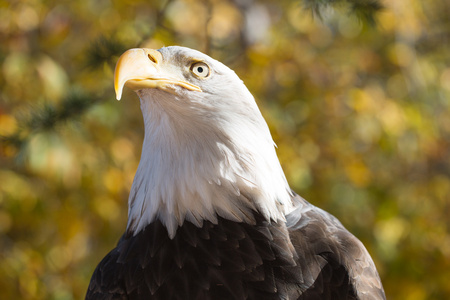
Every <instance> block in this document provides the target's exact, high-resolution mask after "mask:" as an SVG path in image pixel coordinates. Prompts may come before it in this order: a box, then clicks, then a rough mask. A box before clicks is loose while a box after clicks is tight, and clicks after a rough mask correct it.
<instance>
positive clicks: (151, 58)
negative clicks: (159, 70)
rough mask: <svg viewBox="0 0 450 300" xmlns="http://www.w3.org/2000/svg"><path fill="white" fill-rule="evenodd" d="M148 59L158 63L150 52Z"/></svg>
mask: <svg viewBox="0 0 450 300" xmlns="http://www.w3.org/2000/svg"><path fill="white" fill-rule="evenodd" d="M147 56H148V59H150V60H151V61H152V62H153V63H155V64H156V63H158V61H157V60H156V58H154V57H153V56H152V55H151V54H148V55H147Z"/></svg>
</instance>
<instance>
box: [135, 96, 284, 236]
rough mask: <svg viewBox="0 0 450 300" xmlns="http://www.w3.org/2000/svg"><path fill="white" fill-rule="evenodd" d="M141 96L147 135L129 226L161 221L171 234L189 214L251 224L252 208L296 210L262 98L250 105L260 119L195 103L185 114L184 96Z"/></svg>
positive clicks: (276, 212) (278, 214) (279, 215)
mask: <svg viewBox="0 0 450 300" xmlns="http://www.w3.org/2000/svg"><path fill="white" fill-rule="evenodd" d="M248 95H250V93H248ZM248 95H246V96H248ZM139 96H140V98H141V109H142V112H143V116H144V123H145V138H144V144H143V147H142V155H141V161H140V164H139V167H138V170H137V172H136V176H135V178H134V182H133V185H132V188H131V192H130V197H129V215H128V230H131V231H133V232H134V233H135V234H136V233H137V232H139V231H140V230H142V229H144V228H145V226H146V225H148V224H149V223H151V222H153V221H154V220H156V219H159V220H161V222H162V223H163V224H164V225H165V226H166V228H167V230H168V233H169V236H170V237H173V236H174V235H175V233H176V229H177V227H178V225H181V224H182V223H183V222H184V220H188V221H190V222H192V223H194V224H196V225H197V226H201V225H202V222H203V220H208V221H211V222H213V223H215V222H217V216H218V215H219V216H221V217H224V218H227V219H231V220H235V221H239V222H240V221H245V222H249V223H251V222H252V221H254V220H253V217H252V214H251V210H257V211H259V212H260V213H262V215H264V216H265V217H266V218H267V219H268V220H269V219H272V220H275V221H276V220H280V219H281V220H282V219H284V215H285V213H286V212H288V211H290V210H291V208H292V204H291V197H290V189H289V186H288V184H287V182H286V179H285V176H284V173H283V171H282V169H281V166H280V164H279V161H278V158H277V156H276V153H275V149H274V144H273V141H272V138H271V136H270V133H269V129H268V127H267V125H266V123H265V121H264V119H263V118H262V116H261V115H260V112H259V110H258V109H257V107H256V104H254V105H253V104H250V106H249V107H247V109H251V110H254V109H255V108H256V110H257V113H256V115H257V116H256V119H253V120H252V119H248V118H244V117H242V116H240V117H239V116H238V117H234V115H235V114H230V116H231V117H230V118H217V116H216V115H215V114H211V113H210V114H208V113H207V111H205V109H204V103H203V104H202V105H203V106H202V107H201V106H200V105H198V107H197V106H196V104H195V103H189V105H190V107H189V111H188V113H189V115H187V113H186V109H185V108H183V106H182V105H180V101H182V100H181V99H178V100H174V96H173V95H172V94H168V93H165V92H161V91H158V90H151V91H145V92H144V91H141V92H140V93H139ZM250 97H251V99H253V97H252V96H251V95H250ZM183 105H186V103H183Z"/></svg>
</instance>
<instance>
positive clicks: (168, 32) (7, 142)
mask: <svg viewBox="0 0 450 300" xmlns="http://www.w3.org/2000/svg"><path fill="white" fill-rule="evenodd" d="M382 4H383V6H384V8H383V9H381V10H380V8H381V6H380V3H378V2H377V1H372V0H366V1H361V0H360V1H348V0H347V1H343V0H341V1H325V0H320V1H312V0H308V1H307V0H304V1H300V2H299V1H293V0H278V1H274V0H259V1H256V0H163V1H156V0H152V1H143V0H130V1H124V0H99V1H94V0H91V1H88V0H81V1H56V0H46V1H44V0H24V1H6V2H5V1H4V0H1V1H0V42H1V43H0V135H1V136H2V139H1V147H0V297H1V298H2V299H81V298H83V297H84V293H85V291H86V288H87V285H88V282H89V279H90V276H91V274H92V272H93V270H94V268H95V266H96V265H97V263H98V262H99V261H100V259H101V258H102V257H103V256H104V255H105V254H106V253H107V252H108V251H109V250H110V249H112V248H113V247H114V245H115V243H116V242H117V241H118V239H119V237H120V235H121V233H122V232H123V231H124V228H125V226H126V217H127V197H128V192H129V188H130V186H131V183H132V180H133V176H134V173H135V170H136V168H137V165H138V162H139V158H140V151H141V143H142V137H143V125H142V119H141V112H140V109H139V104H138V101H137V97H136V95H135V94H134V93H132V92H131V91H129V90H128V91H125V95H124V97H123V98H124V100H122V101H121V102H117V101H115V100H114V99H115V95H114V92H113V71H114V64H115V62H116V60H117V58H118V56H119V55H120V54H121V53H122V52H123V51H124V50H126V49H128V48H132V47H138V46H139V47H150V48H156V49H158V48H160V47H162V46H164V45H184V46H188V47H192V48H195V49H198V50H201V51H204V52H207V53H208V54H210V55H211V56H213V57H215V58H216V59H219V60H221V61H223V62H225V63H226V64H227V65H229V66H230V67H231V68H233V69H234V70H235V71H236V72H237V73H238V75H239V76H240V77H241V78H242V79H243V80H244V81H245V83H246V84H247V86H248V87H249V89H250V90H251V91H252V93H253V94H254V95H255V96H256V98H257V101H258V104H259V106H260V108H261V110H262V112H263V114H264V115H265V117H266V119H267V121H268V122H269V125H270V127H271V130H272V134H273V136H274V139H275V141H276V143H277V145H278V155H279V157H280V160H281V162H282V165H283V168H284V170H285V172H286V175H287V177H288V180H289V182H290V184H291V186H292V188H294V189H295V190H296V191H297V192H298V193H300V194H301V195H303V196H304V197H305V198H306V199H308V200H309V201H311V202H312V203H314V204H315V205H317V206H319V207H322V208H324V209H326V210H328V211H330V212H332V213H333V214H334V215H336V216H337V217H338V218H339V219H340V220H341V221H342V222H343V223H344V225H345V226H346V227H347V228H348V229H349V230H350V231H352V232H353V233H354V234H355V235H356V236H357V237H359V238H360V239H361V240H362V241H363V242H364V244H365V245H366V246H367V248H368V250H369V252H370V253H371V254H372V256H373V258H374V260H375V262H376V265H377V266H378V269H379V272H380V275H381V277H382V280H383V282H384V286H385V289H386V293H387V296H388V298H389V299H411V300H420V299H448V298H450V285H449V284H448V281H449V278H450V235H449V214H450V205H449V204H450V202H449V200H450V197H449V193H450V181H449V175H450V164H449V160H448V152H449V143H450V139H449V138H450V50H449V49H450V47H449V41H450V40H449V38H450V19H449V15H450V3H449V2H448V1H445V0H433V1H431V0H430V1H420V0H410V1H406V0H393V1H385V2H384V3H382ZM375 23H376V25H374V24H375Z"/></svg>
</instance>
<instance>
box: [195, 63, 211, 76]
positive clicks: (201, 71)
mask: <svg viewBox="0 0 450 300" xmlns="http://www.w3.org/2000/svg"><path fill="white" fill-rule="evenodd" d="M190 69H191V72H192V73H194V75H196V76H197V77H200V78H206V77H208V76H209V73H210V70H209V67H208V65H207V64H205V63H204V62H195V63H193V64H192V65H191V68H190Z"/></svg>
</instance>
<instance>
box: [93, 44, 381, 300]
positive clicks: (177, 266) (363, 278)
mask: <svg viewBox="0 0 450 300" xmlns="http://www.w3.org/2000/svg"><path fill="white" fill-rule="evenodd" d="M114 84H115V89H116V95H117V99H118V100H119V99H120V98H121V95H122V89H123V87H124V86H126V87H129V88H131V89H133V90H134V91H136V93H137V94H138V96H139V98H140V105H141V110H142V114H143V119H144V125H145V137H144V142H143V146H142V154H141V160H140V163H139V167H138V169H137V172H136V175H135V178H134V181H133V185H132V187H131V192H130V196H129V200H128V224H127V228H126V231H125V233H124V234H123V236H122V238H121V239H120V240H119V242H118V244H117V246H116V248H114V249H113V250H112V251H111V252H110V253H109V254H107V255H106V257H105V258H104V259H103V260H102V261H101V262H100V264H99V265H98V266H97V268H96V269H95V271H94V274H93V275H92V279H91V282H90V285H89V288H88V291H87V295H86V299H201V300H207V299H214V300H218V299H334V300H337V299H385V295H384V291H383V287H382V284H381V281H380V278H379V275H378V273H377V270H376V268H375V265H374V263H373V261H372V259H371V257H370V255H369V253H368V252H367V250H366V249H365V247H364V246H363V244H362V243H361V242H360V241H359V240H358V239H357V238H355V237H354V236H353V235H352V234H351V233H349V232H348V231H347V230H346V229H345V228H344V227H343V226H342V224H341V223H340V222H339V221H338V220H337V219H336V218H335V217H333V216H332V215H330V214H329V213H327V212H325V211H323V210H321V209H319V208H317V207H315V206H313V205H311V204H310V203H308V202H307V201H306V200H304V199H303V198H301V197H300V196H299V195H297V194H295V192H293V191H292V190H291V189H290V188H289V185H288V183H287V181H286V178H285V175H284V173H283V170H282V168H281V166H280V163H279V160H278V158H277V156H276V152H275V147H274V142H273V140H272V137H271V135H270V132H269V128H268V126H267V124H266V122H265V120H264V118H263V117H262V115H261V113H260V111H259V109H258V107H257V105H256V103H255V100H254V98H253V96H252V95H251V93H250V92H249V91H248V89H247V88H246V86H245V85H244V83H243V82H242V81H241V80H240V79H239V77H238V76H237V75H236V74H235V73H234V72H233V71H232V70H231V69H229V68H228V67H226V66H225V65H223V64H222V63H220V62H218V61H216V60H214V59H212V58H211V57H209V56H207V55H205V54H203V53H201V52H198V51H195V50H192V49H188V48H184V47H176V46H174V47H165V48H162V49H159V50H151V49H131V50H128V51H126V52H125V53H124V54H123V55H122V56H121V57H120V58H119V60H118V62H117V65H116V70H115V75H114Z"/></svg>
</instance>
